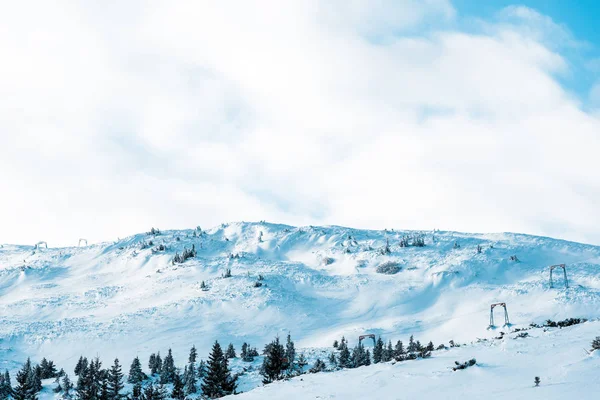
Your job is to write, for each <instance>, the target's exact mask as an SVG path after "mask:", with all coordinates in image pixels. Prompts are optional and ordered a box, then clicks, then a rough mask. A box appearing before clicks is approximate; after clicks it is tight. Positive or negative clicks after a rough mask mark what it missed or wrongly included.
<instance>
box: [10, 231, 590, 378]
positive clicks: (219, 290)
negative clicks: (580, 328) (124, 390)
mask: <svg viewBox="0 0 600 400" xmlns="http://www.w3.org/2000/svg"><path fill="white" fill-rule="evenodd" d="M405 237H410V239H409V244H411V243H412V239H413V238H415V237H422V238H424V239H425V246H424V247H416V246H409V247H402V246H401V241H402V239H403V238H405ZM150 241H152V244H151V245H150V244H149V242H150ZM161 244H162V245H164V246H165V247H166V250H164V251H160V250H158V247H159V246H160V245H161ZM388 244H389V252H388V251H386V246H388ZM50 245H51V243H50ZM192 246H194V248H195V250H196V252H197V253H196V257H194V258H191V259H188V260H187V261H185V262H184V263H182V264H178V263H175V264H173V263H172V260H173V257H174V255H175V254H176V253H179V254H181V253H182V252H183V251H184V249H186V248H187V249H191V248H192ZM478 246H480V249H481V250H480V252H478V250H477V248H478ZM39 247H40V248H35V247H34V246H18V245H4V246H2V247H1V248H0V368H2V369H3V368H6V367H8V368H9V369H14V368H15V367H16V366H17V363H20V362H22V361H23V359H24V358H26V357H27V356H30V355H31V356H33V357H35V356H36V355H39V356H40V357H41V356H42V355H43V356H46V357H49V358H51V359H53V360H55V362H56V363H57V364H58V365H60V366H62V367H64V368H65V369H66V368H70V369H72V366H73V365H74V364H75V362H76V361H77V359H78V357H79V356H80V355H81V354H84V355H91V356H93V355H95V354H100V355H101V356H102V358H103V359H105V360H111V359H112V358H114V357H116V356H118V357H119V358H120V359H122V360H130V359H132V358H133V357H134V356H135V355H139V356H140V358H142V359H143V360H145V359H147V356H148V355H149V354H150V353H151V352H155V351H157V350H162V351H165V350H166V348H168V347H172V348H173V352H174V355H175V358H176V360H177V358H179V359H180V360H183V359H184V357H185V356H186V355H187V351H188V350H189V348H190V347H191V346H192V344H195V345H196V347H197V348H198V351H199V354H201V355H203V356H204V355H206V354H208V351H209V349H210V345H211V344H212V342H213V341H214V340H215V339H219V340H220V341H222V342H225V343H228V342H233V343H234V344H235V345H236V346H237V347H239V345H240V344H241V343H242V342H244V341H246V342H249V343H251V344H252V345H255V346H258V347H259V348H260V347H262V346H263V345H264V344H265V343H266V342H267V341H269V340H270V339H272V337H274V336H275V335H280V336H284V335H285V334H287V332H288V331H291V333H292V335H293V337H294V338H295V339H296V343H297V345H299V346H300V347H305V348H308V347H311V348H318V347H329V346H330V345H331V343H332V341H333V340H334V339H336V338H339V337H341V336H342V335H345V336H346V337H347V338H348V339H349V340H350V342H351V344H352V343H353V342H355V341H356V340H357V336H358V335H359V334H362V333H365V332H368V333H375V334H378V335H382V336H383V337H384V338H390V339H403V340H405V339H407V338H408V336H409V335H411V334H414V335H415V336H416V337H419V338H422V339H423V340H433V341H434V342H436V343H438V342H447V341H448V340H449V339H454V340H456V341H472V340H475V339H476V338H484V337H490V336H492V335H496V334H497V332H496V333H494V332H493V331H488V330H487V329H486V328H487V325H488V319H489V305H490V304H491V303H495V302H498V301H503V302H506V303H507V306H508V311H509V315H510V318H511V322H512V323H513V324H515V326H520V325H528V324H529V323H531V322H540V321H542V320H544V319H546V318H552V319H562V318H567V317H575V316H582V317H586V318H588V319H590V318H592V319H593V318H597V317H598V316H599V314H600V306H599V305H600V290H599V289H600V266H599V265H598V261H599V260H600V248H599V247H596V246H592V245H584V244H578V243H572V242H567V241H562V240H556V239H551V238H544V237H536V236H528V235H520V234H509V233H501V234H465V233H457V232H431V231H428V232H412V231H397V230H385V231H367V230H357V229H351V228H344V227H337V226H326V227H300V228H297V227H292V226H286V225H277V224H270V223H230V224H223V225H222V226H219V227H215V228H213V229H209V230H207V231H201V230H198V229H190V230H178V231H162V232H161V233H160V234H158V235H149V234H147V233H142V234H138V235H134V236H131V237H128V238H125V239H121V240H118V241H117V242H114V243H102V244H96V245H90V246H82V247H68V248H53V247H49V248H48V249H46V248H43V247H42V246H39ZM511 256H516V257H517V259H518V261H514V260H511ZM386 262H391V263H393V264H394V265H396V266H398V267H399V268H400V270H399V272H398V273H396V274H393V275H387V274H380V273H377V272H376V270H377V267H378V266H380V265H381V264H384V263H386ZM558 263H565V264H566V265H567V272H568V276H569V283H570V288H569V289H565V288H564V287H561V285H562V278H561V277H558V276H557V277H556V279H555V288H552V289H551V288H549V284H548V268H547V267H548V266H549V265H551V264H558ZM229 268H230V269H231V272H232V277H231V278H223V277H222V276H223V274H224V273H225V271H226V270H227V269H229ZM259 275H262V276H263V277H264V279H263V280H262V281H261V283H263V286H262V287H255V282H256V281H257V280H258V279H259ZM203 281H204V282H205V284H206V286H208V290H203V289H202V288H201V283H202V282H203ZM499 316H500V315H498V317H499Z"/></svg>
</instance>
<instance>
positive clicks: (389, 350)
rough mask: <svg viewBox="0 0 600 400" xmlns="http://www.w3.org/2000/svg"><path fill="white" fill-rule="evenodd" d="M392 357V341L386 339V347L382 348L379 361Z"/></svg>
mask: <svg viewBox="0 0 600 400" xmlns="http://www.w3.org/2000/svg"><path fill="white" fill-rule="evenodd" d="M392 358H394V349H393V347H392V341H391V340H390V341H388V344H387V347H386V348H385V349H384V350H383V356H382V358H381V361H384V362H388V361H391V360H392Z"/></svg>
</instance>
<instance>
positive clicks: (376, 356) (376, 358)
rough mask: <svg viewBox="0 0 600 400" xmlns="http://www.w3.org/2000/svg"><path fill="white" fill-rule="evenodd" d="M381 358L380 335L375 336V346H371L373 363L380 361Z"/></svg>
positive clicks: (381, 345) (381, 344)
mask: <svg viewBox="0 0 600 400" xmlns="http://www.w3.org/2000/svg"><path fill="white" fill-rule="evenodd" d="M382 358H383V340H381V336H379V338H377V341H376V342H375V347H374V348H373V363H375V364H378V363H380V362H381V359H382Z"/></svg>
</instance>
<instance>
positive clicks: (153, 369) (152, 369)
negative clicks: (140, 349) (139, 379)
mask: <svg viewBox="0 0 600 400" xmlns="http://www.w3.org/2000/svg"><path fill="white" fill-rule="evenodd" d="M148 369H149V370H150V375H154V374H156V372H158V370H157V368H156V354H154V353H152V354H150V359H149V360H148Z"/></svg>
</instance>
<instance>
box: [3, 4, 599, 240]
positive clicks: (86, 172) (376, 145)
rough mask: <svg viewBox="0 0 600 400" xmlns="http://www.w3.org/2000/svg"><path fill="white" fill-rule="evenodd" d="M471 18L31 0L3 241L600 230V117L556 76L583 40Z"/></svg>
mask: <svg viewBox="0 0 600 400" xmlns="http://www.w3.org/2000/svg"><path fill="white" fill-rule="evenodd" d="M459 27H460V21H459V16H458V14H457V11H456V10H455V9H454V8H453V7H452V5H451V4H450V3H449V2H448V1H444V0H437V1H436V0H429V1H424V2H421V1H414V0H405V1H401V2H398V1H385V0H379V1H377V2H374V3H373V2H367V1H362V0H354V1H351V2H342V1H340V2H330V1H321V0H312V1H298V2H292V1H289V2H280V1H268V0H264V1H260V2H258V3H256V2H254V3H249V2H238V1H222V2H218V3H215V2H197V1H193V2H192V1H189V2H185V1H182V2H177V4H174V3H173V2H162V1H157V2H135V1H133V2H126V3H122V2H119V4H117V3H112V4H109V5H106V4H104V5H103V6H102V7H99V6H94V5H92V4H91V3H89V2H81V3H74V2H64V3H61V6H60V7H57V6H56V5H54V4H53V5H52V6H50V5H49V4H46V3H44V2H33V3H28V2H14V4H11V5H10V6H9V7H7V8H6V9H5V10H3V13H2V15H1V16H0V50H1V51H2V59H3V63H1V64H0V91H1V92H2V93H3V94H5V95H4V96H2V97H1V98H0V170H1V171H2V175H1V177H2V183H3V185H2V186H3V189H4V190H3V195H2V196H1V197H0V221H1V222H2V229H0V242H21V243H32V242H35V241H37V240H47V241H48V242H51V243H50V244H51V245H52V244H53V243H55V244H75V243H76V241H77V239H78V238H79V237H87V238H88V239H90V241H96V240H109V239H113V238H115V237H116V236H124V235H126V234H131V233H134V232H138V231H142V230H145V229H148V228H149V227H150V226H152V225H154V226H160V227H161V228H170V227H173V228H183V227H193V226H196V225H198V224H200V225H202V226H211V225H216V224H218V223H219V222H222V221H230V220H259V219H267V220H273V221H279V222H288V223H295V224H311V223H312V224H317V223H331V224H342V225H351V226H357V227H368V228H384V227H397V228H414V229H432V228H440V229H455V230H468V231H504V230H509V231H523V232H530V233H537V234H546V235H553V236H559V237H565V238H569V239H575V240H585V241H598V240H600V234H598V233H597V228H596V226H597V225H598V224H599V223H600V213H598V212H597V211H596V204H597V203H598V201H599V200H600V183H599V182H600V181H598V179H597V178H596V176H595V171H597V170H598V167H600V165H599V164H600V161H597V160H598V157H597V156H596V153H597V152H598V151H599V150H600V143H599V141H598V138H597V132H599V131H600V120H599V119H598V117H597V115H596V116H594V114H593V113H586V112H584V111H582V107H581V104H580V100H578V99H577V98H575V97H574V96H573V95H572V94H570V93H569V92H568V91H567V90H565V89H564V88H563V87H562V86H561V84H560V83H559V81H558V80H557V76H561V75H564V74H568V73H569V62H568V60H567V59H566V58H565V56H564V55H563V54H561V53H560V51H561V46H557V45H556V44H557V42H561V41H562V42H564V46H573V45H574V44H573V43H576V42H575V39H573V38H572V36H571V35H570V34H569V33H568V30H566V28H564V27H561V26H559V25H556V24H554V23H553V22H552V20H551V19H549V18H548V17H545V16H542V15H540V14H538V13H536V12H535V11H533V10H530V9H527V8H523V7H518V8H514V7H513V8H509V9H506V10H504V11H502V12H500V13H499V16H498V19H497V20H494V21H485V22H484V23H483V24H482V27H481V29H480V31H478V32H470V33H465V32H462V31H461V30H460V28H459ZM593 93H595V92H593V91H592V95H593ZM594 96H595V95H594ZM52 242H53V243H52Z"/></svg>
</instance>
